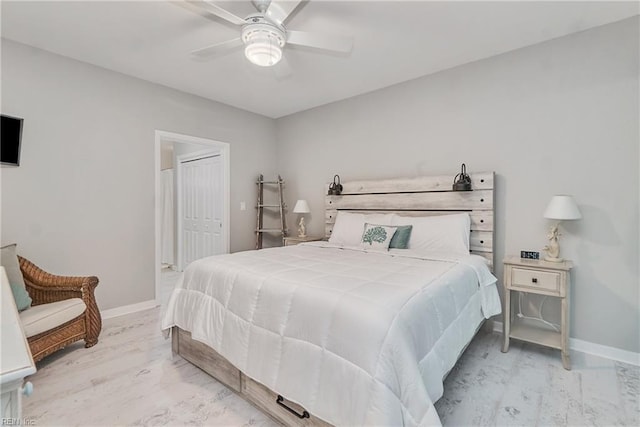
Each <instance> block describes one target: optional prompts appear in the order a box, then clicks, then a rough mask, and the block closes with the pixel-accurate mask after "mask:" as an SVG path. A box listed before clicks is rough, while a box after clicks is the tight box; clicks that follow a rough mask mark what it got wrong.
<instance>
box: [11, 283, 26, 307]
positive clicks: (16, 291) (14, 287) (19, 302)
mask: <svg viewBox="0 0 640 427" xmlns="http://www.w3.org/2000/svg"><path fill="white" fill-rule="evenodd" d="M9 284H10V285H11V292H12V293H13V299H14V300H16V307H18V311H22V310H26V309H27V308H29V307H31V297H30V296H29V294H28V293H27V290H26V289H25V287H24V286H22V285H19V284H17V283H9Z"/></svg>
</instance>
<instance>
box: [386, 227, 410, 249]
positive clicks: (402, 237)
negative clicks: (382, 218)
mask: <svg viewBox="0 0 640 427" xmlns="http://www.w3.org/2000/svg"><path fill="white" fill-rule="evenodd" d="M396 227H398V229H397V230H396V233H395V234H394V235H393V238H392V239H391V243H389V249H407V248H408V247H409V238H411V230H412V229H413V225H397V226H396Z"/></svg>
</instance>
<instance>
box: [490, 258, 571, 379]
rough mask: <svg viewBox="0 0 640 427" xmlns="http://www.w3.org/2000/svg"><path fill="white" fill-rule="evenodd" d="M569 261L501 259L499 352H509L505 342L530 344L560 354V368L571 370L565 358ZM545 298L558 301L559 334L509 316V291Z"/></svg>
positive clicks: (534, 323) (566, 347)
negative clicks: (502, 338) (500, 342)
mask: <svg viewBox="0 0 640 427" xmlns="http://www.w3.org/2000/svg"><path fill="white" fill-rule="evenodd" d="M572 267H573V263H572V262H571V261H563V262H548V261H543V260H529V259H521V258H519V257H516V256H511V257H507V258H505V260H504V297H505V301H504V307H505V310H504V325H503V326H504V332H503V333H504V345H503V346H502V352H503V353H506V352H507V351H509V339H510V338H515V339H517V340H521V341H527V342H532V343H535V344H540V345H544V346H547V347H551V348H557V349H559V350H560V351H561V352H562V366H564V368H565V369H567V370H569V369H571V361H570V359H569V284H570V276H569V275H570V272H571V268H572ZM512 291H518V292H523V293H525V294H536V295H546V296H550V297H556V298H560V299H561V301H562V306H561V311H562V312H561V320H560V331H556V330H555V329H554V328H552V327H550V326H547V325H545V324H544V323H542V322H539V321H536V320H535V319H534V320H532V319H523V318H518V317H517V316H515V317H514V316H513V315H512V313H511V292H512Z"/></svg>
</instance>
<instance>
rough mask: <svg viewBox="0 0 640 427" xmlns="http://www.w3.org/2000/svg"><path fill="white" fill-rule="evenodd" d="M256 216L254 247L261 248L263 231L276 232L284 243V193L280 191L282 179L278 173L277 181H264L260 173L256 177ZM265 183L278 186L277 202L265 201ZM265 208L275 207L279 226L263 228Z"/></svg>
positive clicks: (285, 233)
mask: <svg viewBox="0 0 640 427" xmlns="http://www.w3.org/2000/svg"><path fill="white" fill-rule="evenodd" d="M256 184H258V204H257V208H258V218H257V221H256V222H257V224H256V249H262V236H263V234H264V233H277V234H280V235H281V236H282V244H283V245H284V238H285V237H286V236H287V221H286V218H285V216H284V210H285V207H286V206H285V204H284V195H283V193H282V186H283V185H284V180H283V179H282V177H281V176H280V175H278V179H277V181H265V180H264V177H263V176H262V174H260V176H259V177H258V181H257V182H256ZM265 185H277V186H278V203H265V201H264V186H265ZM265 209H277V210H278V213H279V215H280V228H264V210H265Z"/></svg>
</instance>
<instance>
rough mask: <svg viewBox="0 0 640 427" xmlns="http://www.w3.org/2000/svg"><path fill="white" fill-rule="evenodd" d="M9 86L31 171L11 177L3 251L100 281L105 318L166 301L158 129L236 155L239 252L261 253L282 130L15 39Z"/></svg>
mask: <svg viewBox="0 0 640 427" xmlns="http://www.w3.org/2000/svg"><path fill="white" fill-rule="evenodd" d="M1 83H2V112H3V113H6V114H12V115H15V116H19V117H23V118H24V119H25V121H24V134H23V144H22V155H21V165H20V167H18V168H3V169H2V171H1V174H2V242H3V243H4V242H17V243H18V249H19V253H20V254H22V255H24V256H26V257H27V258H29V259H31V260H32V261H33V262H35V263H36V264H38V265H40V266H41V267H43V268H45V269H48V270H50V271H52V272H54V273H59V274H76V275H86V274H93V275H97V276H98V277H99V278H100V285H99V286H98V289H97V300H98V305H99V306H100V308H101V309H109V308H113V307H118V306H122V305H127V304H133V303H137V302H141V301H146V300H150V299H152V298H153V297H154V274H155V265H154V256H155V242H154V239H155V237H154V215H155V213H154V212H155V211H154V197H155V186H154V185H155V183H154V173H155V170H154V167H155V165H154V138H155V134H154V131H155V130H156V129H159V130H165V131H170V132H176V133H182V134H187V135H193V136H199V137H204V138H210V139H214V140H218V141H223V142H228V143H230V144H231V218H232V219H231V250H232V251H238V250H244V249H251V248H253V244H254V233H253V230H254V228H255V211H254V210H253V209H250V208H251V205H252V203H251V202H252V201H253V200H254V199H255V191H256V189H255V178H256V176H257V175H258V174H259V173H261V172H262V173H266V174H275V173H276V172H275V165H276V150H275V138H274V135H275V123H274V121H273V120H271V119H268V118H266V117H262V116H259V115H256V114H252V113H248V112H245V111H242V110H238V109H235V108H232V107H229V106H226V105H223V104H220V103H216V102H212V101H209V100H205V99H203V98H199V97H196V96H192V95H187V94H185V93H182V92H178V91H175V90H172V89H169V88H166V87H163V86H160V85H156V84H152V83H148V82H145V81H142V80H139V79H136V78H132V77H128V76H125V75H122V74H119V73H115V72H111V71H107V70H105V69H102V68H98V67H94V66H91V65H88V64H86V63H82V62H78V61H74V60H71V59H68V58H64V57H61V56H58V55H54V54H51V53H47V52H44V51H42V50H38V49H34V48H30V47H27V46H25V45H21V44H18V43H14V42H11V41H7V40H4V39H3V40H2V81H1ZM240 201H247V202H248V206H249V209H247V210H246V211H240V210H239V205H240Z"/></svg>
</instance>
